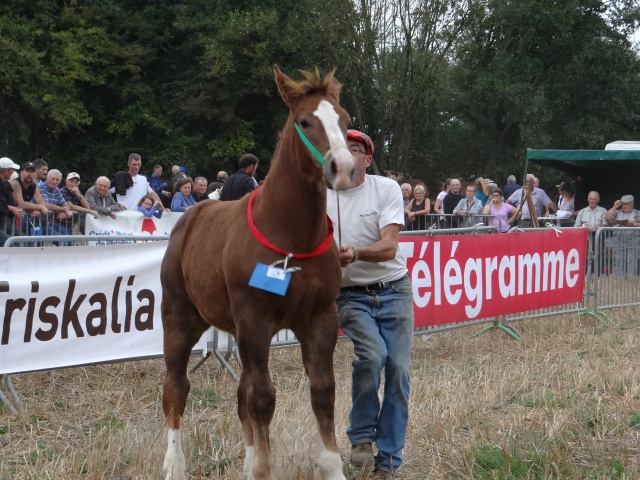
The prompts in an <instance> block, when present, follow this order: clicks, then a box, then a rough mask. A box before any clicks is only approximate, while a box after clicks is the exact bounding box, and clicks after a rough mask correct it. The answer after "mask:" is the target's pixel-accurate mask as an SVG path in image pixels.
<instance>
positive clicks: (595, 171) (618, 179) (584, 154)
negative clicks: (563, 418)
mask: <svg viewBox="0 0 640 480" xmlns="http://www.w3.org/2000/svg"><path fill="white" fill-rule="evenodd" d="M527 160H529V161H531V162H534V163H537V164H539V165H543V166H547V167H551V168H555V169H557V170H561V171H563V172H567V173H569V174H571V176H572V177H573V178H572V180H574V181H575V183H574V185H576V186H577V188H576V196H577V197H578V196H581V195H583V194H584V195H585V198H584V199H580V200H581V201H580V202H578V198H576V203H580V204H582V203H583V201H586V193H588V192H589V191H591V190H597V191H598V192H599V193H600V205H601V206H603V207H605V208H607V209H609V208H610V207H611V206H612V205H613V202H614V201H615V200H616V199H618V198H620V197H621V196H622V195H626V194H631V195H633V196H634V197H635V204H636V207H638V208H640V184H639V181H640V150H538V149H532V148H528V149H527Z"/></svg>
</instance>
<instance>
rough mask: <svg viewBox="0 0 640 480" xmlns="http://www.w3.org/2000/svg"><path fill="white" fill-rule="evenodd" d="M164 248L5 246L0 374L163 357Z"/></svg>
mask: <svg viewBox="0 0 640 480" xmlns="http://www.w3.org/2000/svg"><path fill="white" fill-rule="evenodd" d="M166 246H167V242H166V241H158V242H145V243H136V244H127V245H110V246H96V247H92V248H87V247H61V248H57V247H45V248H11V249H9V248H4V249H0V374H2V373H18V372H26V371H32V370H48V369H54V368H60V367H67V366H73V365H86V364H91V363H101V362H110V361H115V360H124V359H133V358H145V357H152V356H161V355H162V341H163V330H162V319H161V316H160V304H161V301H162V292H161V289H160V264H161V263H162V258H163V256H164V252H165V249H166ZM211 332H212V330H209V331H208V332H205V334H204V335H203V336H202V338H201V339H200V340H199V342H198V343H197V344H196V346H195V347H194V350H204V349H206V343H207V340H208V339H211V338H212V333H211ZM224 340H225V343H226V335H225V338H224Z"/></svg>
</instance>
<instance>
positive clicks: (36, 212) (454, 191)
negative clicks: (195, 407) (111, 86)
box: [0, 153, 640, 246]
mask: <svg viewBox="0 0 640 480" xmlns="http://www.w3.org/2000/svg"><path fill="white" fill-rule="evenodd" d="M258 166H259V160H258V158H256V157H255V156H254V155H251V154H246V155H244V156H243V157H242V158H241V159H240V161H239V169H238V171H237V172H235V173H234V174H232V175H227V172H225V171H219V172H217V174H216V178H215V181H213V182H211V183H209V182H208V180H207V178H205V177H203V176H198V177H196V178H195V180H192V178H191V177H189V176H188V175H187V172H186V169H185V167H183V166H180V165H173V166H172V167H171V170H170V172H171V176H170V177H169V176H166V177H165V176H164V175H163V168H162V166H161V165H155V166H154V167H153V170H152V173H151V174H149V175H148V176H145V175H143V174H142V173H140V171H141V169H142V158H141V157H140V155H138V154H135V153H132V154H131V155H129V157H128V159H127V165H126V169H124V170H123V171H121V172H118V173H116V174H115V175H114V176H113V177H112V178H108V177H105V176H101V177H98V178H97V179H96V180H95V182H94V184H93V185H92V186H91V187H90V188H88V189H87V190H86V192H85V194H84V195H83V194H82V193H81V192H80V188H79V187H80V182H81V178H80V175H79V174H78V173H76V172H69V173H67V174H66V176H64V175H63V174H62V172H61V171H60V170H58V169H55V168H51V169H50V168H49V165H48V163H47V162H46V161H44V160H42V159H37V160H34V161H33V162H25V163H24V164H23V165H22V166H19V165H18V164H16V163H15V162H13V161H12V160H11V159H9V158H7V157H3V158H1V159H0V246H1V245H3V244H4V242H5V241H6V238H8V236H11V235H33V234H36V235H37V234H41V235H56V234H72V233H74V234H78V233H82V232H83V228H84V221H83V220H84V216H85V215H92V216H93V217H95V218H98V217H99V216H101V215H102V216H109V217H111V218H113V219H115V218H116V213H117V212H121V211H125V210H133V211H140V212H141V213H142V214H144V215H147V216H156V217H159V216H161V215H162V212H163V211H175V212H185V211H187V210H189V209H190V208H191V207H192V206H194V205H195V204H197V203H199V202H202V201H206V200H209V199H214V200H217V199H220V200H237V199H239V198H241V197H242V196H244V195H246V194H247V193H249V192H251V191H253V190H255V189H256V188H258V182H257V181H256V179H255V175H256V171H257V169H258ZM63 178H64V181H63ZM61 184H63V185H64V186H62V187H61V186H60V185H61ZM557 187H558V190H557V196H556V197H555V201H554V200H552V199H551V198H550V197H549V195H547V193H546V192H545V191H544V190H543V189H541V188H540V187H539V181H538V179H537V178H535V177H534V176H533V175H527V177H526V179H525V182H524V186H521V185H519V184H518V183H517V182H516V177H515V176H514V175H510V176H509V177H508V178H507V181H506V183H505V184H504V185H503V186H502V187H499V186H498V184H497V183H496V182H493V181H491V180H485V179H484V178H482V177H478V178H476V179H475V181H473V182H463V181H462V180H460V179H457V178H451V179H447V180H446V181H445V182H444V183H443V185H442V190H441V191H440V192H439V193H438V195H437V196H436V197H435V199H434V201H433V203H432V201H431V199H430V197H429V190H428V189H427V186H426V185H424V184H420V183H419V184H417V185H416V186H414V187H413V188H412V186H411V185H410V184H409V183H403V184H402V185H401V191H402V196H403V202H404V207H405V228H406V229H407V230H426V229H429V228H458V227H473V226H475V225H478V224H485V225H493V226H495V227H497V228H498V229H499V230H500V231H501V232H506V231H508V230H509V229H511V228H513V227H514V226H515V225H518V226H519V227H522V228H527V227H534V226H538V225H542V224H544V223H546V222H547V221H549V220H552V221H553V222H554V224H555V225H556V226H557V227H573V226H586V227H588V228H589V229H590V230H591V231H595V230H596V229H597V228H598V227H600V226H604V225H607V224H610V223H613V224H617V225H623V226H640V213H639V211H638V210H636V209H634V208H633V196H631V195H624V196H622V197H621V199H620V200H617V201H616V202H615V204H614V205H613V206H612V207H611V209H610V210H608V211H607V210H606V209H605V208H603V207H600V206H599V205H598V203H599V201H600V196H599V194H598V192H590V193H589V194H588V198H587V200H588V206H587V207H585V208H583V209H581V210H576V208H575V195H574V192H573V189H572V186H571V184H570V183H568V182H563V183H561V184H560V185H558V186H557ZM531 210H533V211H535V215H532V214H531ZM74 214H75V215H74ZM78 214H81V215H78ZM75 218H78V219H79V221H74V220H72V219H75ZM47 219H48V220H47Z"/></svg>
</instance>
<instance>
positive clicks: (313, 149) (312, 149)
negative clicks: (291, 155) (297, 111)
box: [293, 122, 324, 165]
mask: <svg viewBox="0 0 640 480" xmlns="http://www.w3.org/2000/svg"><path fill="white" fill-rule="evenodd" d="M293 126H294V127H296V132H298V135H300V138H301V139H302V142H303V143H304V144H305V145H306V146H307V148H308V149H309V151H310V152H311V153H312V154H313V156H314V157H316V160H318V162H320V165H324V157H323V156H322V154H321V153H320V152H319V151H318V150H317V149H316V147H314V146H313V145H311V142H310V141H309V139H308V138H307V137H305V136H304V133H302V130H301V129H300V127H299V126H298V124H297V123H295V122H294V123H293Z"/></svg>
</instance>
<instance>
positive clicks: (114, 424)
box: [93, 412, 124, 433]
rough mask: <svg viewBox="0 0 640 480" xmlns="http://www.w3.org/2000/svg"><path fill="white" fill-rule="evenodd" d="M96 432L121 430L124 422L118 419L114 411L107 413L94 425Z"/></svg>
mask: <svg viewBox="0 0 640 480" xmlns="http://www.w3.org/2000/svg"><path fill="white" fill-rule="evenodd" d="M93 428H94V430H95V431H96V432H103V433H107V432H109V431H114V430H121V429H123V428H124V422H122V421H121V420H118V417H116V415H115V414H114V413H113V412H107V413H105V414H104V415H103V416H102V418H101V419H100V420H99V421H98V422H96V424H95V425H94V426H93Z"/></svg>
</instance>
